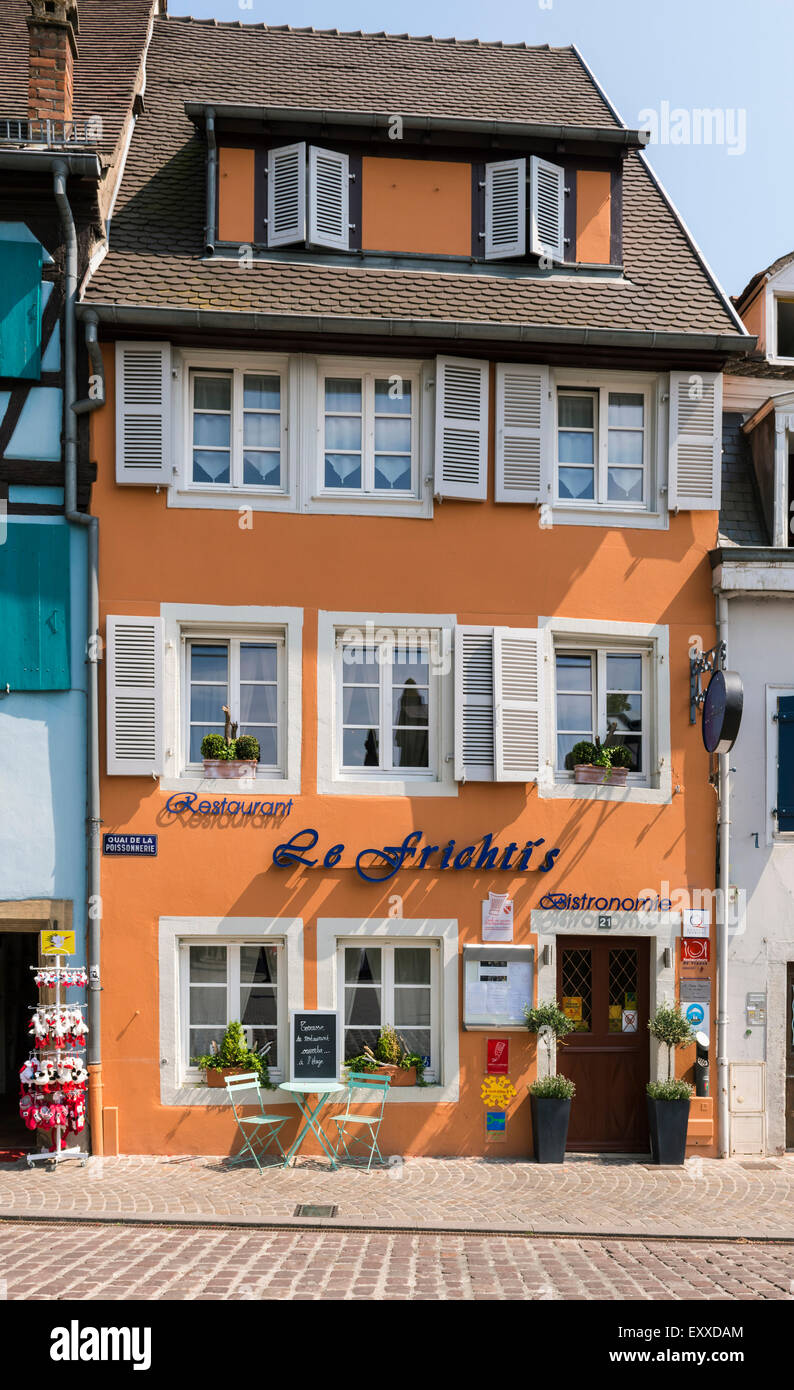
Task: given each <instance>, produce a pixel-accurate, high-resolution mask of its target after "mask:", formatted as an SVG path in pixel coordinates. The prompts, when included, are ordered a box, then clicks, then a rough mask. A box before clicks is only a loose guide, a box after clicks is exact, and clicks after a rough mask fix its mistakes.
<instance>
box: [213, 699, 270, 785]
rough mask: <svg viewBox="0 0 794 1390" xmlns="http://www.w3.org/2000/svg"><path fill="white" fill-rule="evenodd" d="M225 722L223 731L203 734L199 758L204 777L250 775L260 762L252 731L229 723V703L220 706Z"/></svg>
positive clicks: (255, 739)
mask: <svg viewBox="0 0 794 1390" xmlns="http://www.w3.org/2000/svg"><path fill="white" fill-rule="evenodd" d="M223 713H224V716H225V720H226V724H225V730H224V732H223V733H222V734H205V735H204V737H203V739H202V740H201V757H202V759H203V762H204V776H205V777H216V778H217V777H225V778H231V777H253V776H254V774H255V772H256V769H257V764H258V763H259V751H260V750H259V740H258V739H257V738H254V736H253V734H240V736H239V738H238V737H237V725H236V724H233V723H232V717H231V713H230V711H229V706H228V705H224V706H223Z"/></svg>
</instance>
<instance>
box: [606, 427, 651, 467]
mask: <svg viewBox="0 0 794 1390" xmlns="http://www.w3.org/2000/svg"><path fill="white" fill-rule="evenodd" d="M642 441H643V435H642V431H641V430H610V431H609V462H610V463H616V464H630V465H633V466H634V467H636V468H642Z"/></svg>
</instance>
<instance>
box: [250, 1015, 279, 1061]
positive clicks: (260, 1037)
mask: <svg viewBox="0 0 794 1390" xmlns="http://www.w3.org/2000/svg"><path fill="white" fill-rule="evenodd" d="M245 1036H246V1041H247V1043H248V1046H249V1047H252V1048H255V1049H256V1051H257V1052H261V1051H262V1049H263V1047H264V1046H265V1044H266V1043H269V1044H270V1046H269V1048H268V1050H267V1052H266V1053H265V1060H266V1062H267V1064H268V1066H269V1067H277V1066H278V1064H279V1062H278V1030H277V1029H276V1028H252V1027H251V1025H250V1024H247V1025H246V1028H245Z"/></svg>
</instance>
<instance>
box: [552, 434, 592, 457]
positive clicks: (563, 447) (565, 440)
mask: <svg viewBox="0 0 794 1390" xmlns="http://www.w3.org/2000/svg"><path fill="white" fill-rule="evenodd" d="M559 440H560V449H559V460H560V463H585V464H592V462H593V435H592V434H577V433H575V432H574V431H573V430H560V432H559Z"/></svg>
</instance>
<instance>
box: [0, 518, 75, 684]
mask: <svg viewBox="0 0 794 1390" xmlns="http://www.w3.org/2000/svg"><path fill="white" fill-rule="evenodd" d="M0 609H2V614H3V621H2V623H0V689H2V690H5V689H6V687H8V688H9V689H10V690H12V691H14V690H68V689H69V685H70V679H69V532H68V530H67V528H66V526H63V525H54V526H50V525H41V524H38V523H24V522H13V521H9V522H8V526H7V531H6V539H5V544H2V545H0Z"/></svg>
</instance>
